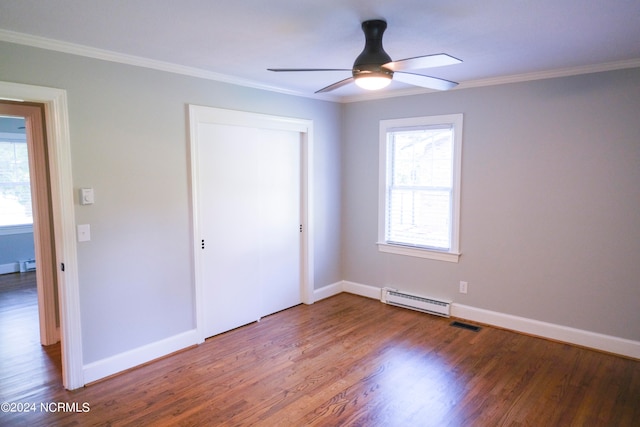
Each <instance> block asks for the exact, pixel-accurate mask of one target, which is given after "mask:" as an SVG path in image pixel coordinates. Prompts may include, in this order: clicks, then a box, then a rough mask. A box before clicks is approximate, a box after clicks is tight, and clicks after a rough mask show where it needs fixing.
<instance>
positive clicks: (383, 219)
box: [377, 113, 463, 262]
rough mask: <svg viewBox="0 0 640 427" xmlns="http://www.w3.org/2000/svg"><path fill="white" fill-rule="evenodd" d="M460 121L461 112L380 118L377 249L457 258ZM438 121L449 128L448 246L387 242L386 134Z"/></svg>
mask: <svg viewBox="0 0 640 427" xmlns="http://www.w3.org/2000/svg"><path fill="white" fill-rule="evenodd" d="M462 124H463V115H462V114H461V113H459V114H446V115H438V116H422V117H409V118H402V119H389V120H380V145H379V150H380V156H379V175H378V176H379V185H378V191H379V192H378V242H377V246H378V250H379V251H380V252H386V253H392V254H397V255H406V256H413V257H420V258H428V259H434V260H440V261H448V262H458V261H459V259H460V255H461V253H460V199H461V197H460V196H461V195H460V188H461V175H462ZM438 125H450V126H452V128H453V182H452V197H451V230H450V234H451V236H450V238H451V245H450V246H451V247H450V248H449V249H448V250H439V249H435V248H424V247H418V246H412V245H409V244H407V245H403V244H398V243H390V242H388V241H387V238H386V236H387V212H388V210H387V203H388V200H387V195H388V194H389V193H388V185H389V182H390V173H391V168H390V166H391V165H390V162H391V159H390V157H391V156H389V147H390V144H389V137H388V134H389V133H390V132H394V131H401V130H411V129H412V128H413V129H416V128H420V127H428V126H438Z"/></svg>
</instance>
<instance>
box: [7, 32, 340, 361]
mask: <svg viewBox="0 0 640 427" xmlns="http://www.w3.org/2000/svg"><path fill="white" fill-rule="evenodd" d="M0 57H1V58H2V61H0V80H3V81H11V82H16V83H26V84H33V85H40V86H48V87H55V88H62V89H65V90H66V91H67V96H68V104H69V122H70V135H71V151H72V153H71V155H72V168H73V171H72V172H73V182H74V187H75V188H76V189H77V188H81V187H93V188H94V190H95V197H96V202H95V204H94V205H91V206H79V205H77V206H76V211H75V216H76V223H77V224H90V225H91V241H90V242H82V243H78V263H79V265H78V267H79V282H80V283H79V286H80V307H81V319H82V325H81V327H82V340H83V356H84V363H85V364H87V363H91V362H94V361H97V360H101V359H103V358H106V357H109V356H113V355H116V354H119V353H121V352H124V351H127V350H131V349H134V348H137V347H140V346H142V345H145V344H149V343H153V342H156V341H158V340H161V339H164V338H168V337H171V336H173V335H176V334H179V333H181V332H184V331H187V330H191V329H193V328H194V327H195V312H194V283H193V282H194V280H193V275H192V238H191V213H190V207H189V205H190V193H189V170H188V163H189V157H188V131H187V129H188V115H187V105H188V104H198V105H207V106H213V107H220V108H228V109H237V110H244V111H251V112H258V113H265V114H274V115H282V116H289V117H297V118H304V119H312V120H314V130H315V135H314V137H315V139H314V142H315V152H314V165H313V167H314V173H315V175H314V182H315V193H314V194H313V197H314V199H315V212H314V219H315V223H314V224H312V226H313V227H314V230H315V236H316V240H315V267H316V269H315V271H314V279H315V286H316V287H322V286H326V285H329V284H332V283H335V282H337V281H339V280H340V279H341V265H340V257H339V255H340V158H339V156H340V148H339V144H340V130H339V129H340V124H341V119H340V107H339V106H338V105H336V104H334V103H330V102H324V101H317V100H311V99H306V98H300V97H293V96H287V95H282V94H277V93H272V92H266V91H260V90H256V89H250V88H245V87H238V86H234V85H229V84H224V83H218V82H213V81H208V80H203V79H198V78H192V77H186V76H181V75H176V74H170V73H165V72H160V71H154V70H150V69H144V68H139V67H133V66H127V65H122V64H117V63H111V62H105V61H99V60H93V59H89V58H83V57H78V56H73V55H67V54H61V53H56V52H51V51H46V50H41V49H36V48H30V47H25V46H19V45H14V44H9V43H0Z"/></svg>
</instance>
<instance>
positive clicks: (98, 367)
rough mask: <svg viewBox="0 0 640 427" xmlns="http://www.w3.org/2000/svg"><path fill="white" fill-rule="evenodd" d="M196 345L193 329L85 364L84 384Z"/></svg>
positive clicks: (195, 334) (196, 337)
mask: <svg viewBox="0 0 640 427" xmlns="http://www.w3.org/2000/svg"><path fill="white" fill-rule="evenodd" d="M197 343H198V334H197V332H196V330H195V329H193V330H190V331H187V332H183V333H181V334H178V335H174V336H172V337H169V338H166V339H163V340H160V341H157V342H154V343H151V344H147V345H145V346H142V347H138V348H135V349H133V350H129V351H126V352H124V353H120V354H116V355H115V356H112V357H108V358H106V359H102V360H98V361H96V362H92V363H89V364H86V365H84V366H83V367H82V370H83V374H84V383H85V384H88V383H91V382H94V381H97V380H99V379H102V378H106V377H108V376H109V375H113V374H117V373H118V372H122V371H125V370H127V369H130V368H133V367H135V366H138V365H142V364H143V363H147V362H150V361H152V360H154V359H158V358H160V357H162V356H166V355H168V354H171V353H174V352H176V351H178V350H182V349H184V348H187V347H189V346H192V345H196V344H197Z"/></svg>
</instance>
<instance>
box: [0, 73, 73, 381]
mask: <svg viewBox="0 0 640 427" xmlns="http://www.w3.org/2000/svg"><path fill="white" fill-rule="evenodd" d="M0 98H3V99H5V100H9V101H27V102H34V103H40V104H43V105H44V115H45V128H46V129H45V134H46V146H47V152H48V165H49V179H50V184H51V216H52V225H53V234H54V246H55V252H56V256H57V262H58V263H59V264H58V266H57V268H56V273H57V275H56V277H57V280H58V303H59V308H60V341H61V343H60V345H61V353H62V384H63V386H64V387H65V388H66V389H68V390H73V389H77V388H80V387H82V386H84V375H83V369H82V335H81V328H80V292H79V284H78V262H77V248H76V240H75V218H74V198H73V179H72V175H71V144H70V137H69V119H68V107H67V92H66V91H65V90H62V89H54V88H49V87H43V86H32V85H25V84H19V83H11V82H2V81H0ZM63 265H64V269H63V268H62V266H63Z"/></svg>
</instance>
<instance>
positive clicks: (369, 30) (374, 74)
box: [268, 19, 462, 93]
mask: <svg viewBox="0 0 640 427" xmlns="http://www.w3.org/2000/svg"><path fill="white" fill-rule="evenodd" d="M386 29H387V23H386V22H385V21H382V20H379V19H374V20H369V21H364V22H363V23H362V31H363V32H364V37H365V46H364V49H363V50H362V53H360V55H358V57H357V58H356V60H355V62H354V63H353V68H351V69H347V68H268V70H269V71H276V72H296V71H351V77H348V78H346V79H344V80H340V81H339V82H336V83H333V84H331V85H329V86H327V87H324V88H322V89H320V90H318V91H316V93H321V92H329V91H332V90H334V89H338V88H340V87H342V86H345V85H347V84H349V83H352V82H355V83H356V84H357V85H358V86H360V87H362V88H364V89H369V90H377V89H382V88H384V87H386V86H388V85H389V84H390V83H391V79H393V78H395V79H396V80H398V81H400V82H403V83H408V84H412V85H414V86H420V87H425V88H428V89H436V90H447V89H451V88H453V87H455V86H457V85H458V83H456V82H452V81H449V80H444V79H440V78H437V77H431V76H425V75H422V74H415V73H407V72H405V70H416V69H423V68H430V67H440V66H443V65H452V64H459V63H461V62H462V61H461V60H459V59H458V58H454V57H452V56H449V55H447V54H445V53H439V54H435V55H425V56H416V57H413V58H407V59H401V60H399V61H392V60H391V57H390V56H389V55H388V54H387V52H385V51H384V49H383V48H382V34H383V33H384V30H386Z"/></svg>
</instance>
